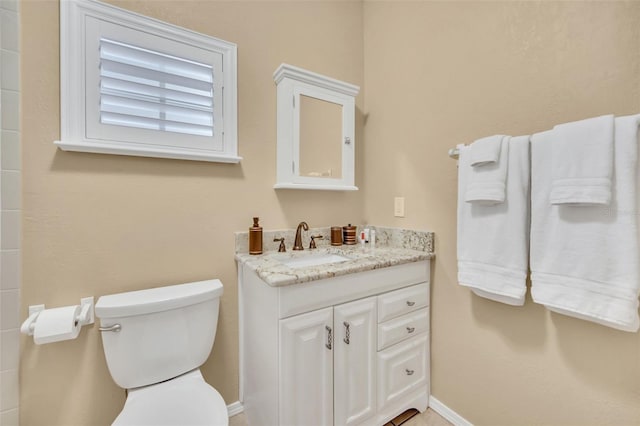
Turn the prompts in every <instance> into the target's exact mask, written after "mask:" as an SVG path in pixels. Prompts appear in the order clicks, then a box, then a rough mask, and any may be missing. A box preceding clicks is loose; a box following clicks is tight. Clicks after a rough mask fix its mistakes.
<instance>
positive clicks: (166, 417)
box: [95, 280, 229, 426]
mask: <svg viewBox="0 0 640 426" xmlns="http://www.w3.org/2000/svg"><path fill="white" fill-rule="evenodd" d="M222 290H223V289H222V283H221V282H220V281H219V280H208V281H199V282H194V283H189V284H180V285H173V286H168V287H158V288H152V289H149V290H140V291H132V292H128V293H120V294H112V295H109V296H102V297H100V299H98V303H96V306H95V313H96V316H97V317H98V318H100V331H101V332H102V342H103V346H104V353H105V356H106V359H107V366H108V367H109V372H110V373H111V377H113V380H114V381H115V382H116V383H117V384H118V386H120V387H122V388H125V389H127V391H128V393H127V400H126V402H125V404H124V408H123V409H122V411H121V412H120V414H119V415H118V417H117V418H116V419H115V421H114V422H113V424H114V425H119V426H120V425H122V426H125V425H127V426H133V425H136V426H140V425H154V426H159V425H167V426H168V425H172V426H175V425H180V426H183V425H184V426H186V425H208V426H227V425H228V424H229V416H228V414H227V406H226V405H225V402H224V400H223V399H222V396H220V394H219V393H218V391H216V390H215V389H214V388H213V387H211V386H210V385H209V384H207V382H205V381H204V378H203V377H202V373H200V370H199V367H200V366H201V365H202V364H203V363H204V362H205V361H206V360H207V358H208V357H209V353H210V352H211V348H212V347H213V341H214V339H215V337H216V327H217V325H218V310H219V304H220V296H221V295H222Z"/></svg>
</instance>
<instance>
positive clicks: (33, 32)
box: [20, 0, 363, 425]
mask: <svg viewBox="0 0 640 426" xmlns="http://www.w3.org/2000/svg"><path fill="white" fill-rule="evenodd" d="M117 4H118V5H120V6H123V7H126V8H128V9H131V10H134V11H138V12H141V13H144V14H146V15H149V16H153V17H156V18H159V19H162V20H166V21H168V22H171V23H175V24H178V25H182V26H184V27H187V28H190V29H193V30H196V31H200V32H203V33H207V34H211V35H214V36H217V37H220V38H223V39H225V40H229V41H232V42H235V43H237V44H238V54H239V60H238V69H239V71H238V81H239V87H238V93H239V129H238V130H239V152H240V155H241V156H243V157H244V159H243V161H242V162H241V163H240V164H239V165H228V164H216V163H200V162H191V161H178V160H162V159H148V158H134V157H124V156H109V155H96V154H81V153H68V152H63V151H60V150H57V149H56V147H55V146H54V145H53V141H54V140H56V139H58V138H59V137H60V127H59V123H60V116H59V72H58V62H59V60H58V55H59V44H58V2H57V1H34V0H26V1H23V3H22V46H23V51H24V56H23V62H22V84H23V115H22V123H23V128H24V133H23V166H24V168H23V170H24V187H23V200H24V202H23V204H24V216H23V223H24V261H23V269H24V274H23V285H22V314H21V316H22V317H23V318H25V317H26V312H27V306H28V305H31V304H39V303H44V304H46V305H47V306H51V307H55V306H63V305H69V304H73V303H78V301H79V298H80V297H83V296H88V295H93V296H100V295H103V294H109V293H115V292H121V291H127V290H134V289H142V288H148V287H154V286H160V285H169V284H175V283H182V282H188V281H193V280H200V279H206V278H211V277H218V278H220V279H221V280H222V281H223V283H224V285H225V294H224V296H223V298H222V305H221V312H220V320H219V324H218V334H217V338H216V342H215V346H214V348H213V352H212V354H211V357H210V359H209V361H208V362H207V363H206V364H205V365H204V366H203V372H204V375H205V377H206V379H207V380H208V381H209V383H211V384H212V385H213V386H215V387H216V388H217V389H218V390H219V391H220V392H221V393H222V396H223V397H224V398H225V400H226V402H227V403H228V404H229V403H232V402H235V401H237V399H238V378H237V377H238V374H237V373H238V337H237V332H238V324H237V317H238V315H237V292H236V288H237V283H236V266H235V262H234V258H233V252H234V247H233V244H234V239H233V231H241V230H246V229H248V227H249V226H251V223H252V221H251V217H252V216H260V217H261V219H262V220H261V223H262V224H263V226H264V227H265V228H267V229H281V228H291V227H294V226H295V225H297V223H298V222H299V221H300V220H306V221H308V222H309V224H310V225H311V226H314V227H315V226H330V225H337V224H346V223H347V222H352V223H360V222H362V219H363V213H362V212H363V207H362V202H361V200H362V193H361V192H357V193H335V192H310V191H297V192H296V191H286V190H281V191H278V192H276V191H274V190H273V189H272V185H273V184H274V183H275V176H276V161H275V152H276V145H275V141H276V111H275V105H276V99H275V95H276V88H275V83H274V82H273V78H272V74H273V72H274V71H275V69H276V68H277V67H278V65H280V63H282V62H287V63H290V64H292V65H296V66H300V67H303V68H308V69H311V70H313V71H316V72H319V73H323V74H327V75H329V76H332V77H335V78H338V79H342V80H345V81H348V82H351V83H354V84H357V85H362V82H363V66H362V65H363V64H362V62H363V44H362V43H363V38H362V34H363V29H362V5H361V4H360V3H355V2H346V1H343V2H327V1H321V2H247V1H241V2H220V1H215V2H214V1H203V2H199V1H144V2H129V3H120V2H119V3H117ZM357 101H358V106H359V107H360V108H361V105H362V101H363V96H362V95H361V96H360V97H359V98H358V100H357ZM361 122H362V120H359V123H360V124H359V125H358V133H357V136H358V137H360V136H361V129H362V125H361ZM357 179H359V180H360V181H361V180H362V177H361V176H357ZM336 206H339V208H336ZM289 243H291V242H289ZM21 349H22V355H21V357H22V358H21V369H20V375H21V377H20V380H21V399H20V410H21V412H20V416H21V424H23V425H106V424H110V422H111V421H112V420H113V418H114V417H115V416H116V414H117V413H118V412H119V410H120V409H121V408H122V404H123V402H124V398H125V395H124V391H123V390H121V389H119V388H118V387H116V385H115V384H113V382H112V380H111V378H110V377H109V374H108V372H107V368H106V364H105V361H104V355H103V353H102V346H101V340H100V337H99V333H98V331H97V327H96V326H94V327H90V328H88V329H83V330H82V333H81V336H80V337H79V338H78V339H77V340H74V341H70V342H64V343H56V344H51V345H43V346H35V345H34V343H33V340H31V339H27V338H23V339H22V348H21Z"/></svg>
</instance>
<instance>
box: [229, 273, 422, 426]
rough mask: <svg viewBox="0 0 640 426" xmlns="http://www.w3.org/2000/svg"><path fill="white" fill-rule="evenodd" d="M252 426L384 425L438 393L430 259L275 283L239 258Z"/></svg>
mask: <svg viewBox="0 0 640 426" xmlns="http://www.w3.org/2000/svg"><path fill="white" fill-rule="evenodd" d="M239 298H240V393H241V401H242V403H243V405H244V411H245V414H246V418H247V421H248V423H249V425H251V426H260V425H265V426H272V425H282V426H285V425H286V426H301V425H305V426H307V425H309V426H310V425H319V426H328V425H336V426H337V425H340V426H342V425H379V426H382V425H383V424H384V423H386V422H388V421H389V420H390V419H392V418H393V417H395V416H397V415H398V414H400V413H402V412H403V411H405V410H406V409H409V408H417V409H418V410H420V411H424V410H425V409H426V408H427V405H428V398H429V307H428V306H429V263H428V261H419V262H414V263H407V264H403V265H398V266H392V267H388V268H382V269H375V270H370V271H365V272H358V273H353V274H350V275H343V276H340V277H335V278H329V279H322V280H318V281H312V282H308V283H302V284H293V285H288V286H282V287H271V286H269V285H268V284H267V283H265V282H264V281H262V280H261V279H260V278H259V277H258V275H257V274H256V272H255V271H253V270H251V269H250V268H248V267H247V266H246V265H242V264H241V265H240V266H239Z"/></svg>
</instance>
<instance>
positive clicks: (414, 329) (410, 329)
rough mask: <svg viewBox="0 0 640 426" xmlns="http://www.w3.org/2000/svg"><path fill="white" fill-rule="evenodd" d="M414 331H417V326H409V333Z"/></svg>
mask: <svg viewBox="0 0 640 426" xmlns="http://www.w3.org/2000/svg"><path fill="white" fill-rule="evenodd" d="M414 331H416V328H415V327H407V333H409V334H411V333H413V332H414Z"/></svg>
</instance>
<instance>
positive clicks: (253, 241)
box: [249, 217, 262, 254]
mask: <svg viewBox="0 0 640 426" xmlns="http://www.w3.org/2000/svg"><path fill="white" fill-rule="evenodd" d="M259 220H260V218H259V217H254V218H253V226H252V227H251V228H249V254H262V227H261V226H260V225H259V224H258V221H259Z"/></svg>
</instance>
